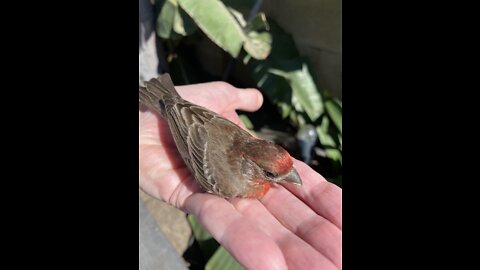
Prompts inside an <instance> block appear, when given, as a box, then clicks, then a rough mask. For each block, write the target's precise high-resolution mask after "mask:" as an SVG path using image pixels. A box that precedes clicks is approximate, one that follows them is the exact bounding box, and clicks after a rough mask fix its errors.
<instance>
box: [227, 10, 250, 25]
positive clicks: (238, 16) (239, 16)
mask: <svg viewBox="0 0 480 270" xmlns="http://www.w3.org/2000/svg"><path fill="white" fill-rule="evenodd" d="M227 9H228V10H229V11H230V12H231V13H232V15H233V17H235V19H237V22H238V24H240V26H241V27H242V28H243V27H245V26H247V22H246V21H245V19H244V18H243V14H242V13H241V12H239V11H237V10H235V9H233V8H231V7H227Z"/></svg>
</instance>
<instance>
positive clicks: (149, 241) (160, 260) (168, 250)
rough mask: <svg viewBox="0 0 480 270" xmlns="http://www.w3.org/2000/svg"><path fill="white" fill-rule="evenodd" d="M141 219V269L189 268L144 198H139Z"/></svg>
mask: <svg viewBox="0 0 480 270" xmlns="http://www.w3.org/2000/svg"><path fill="white" fill-rule="evenodd" d="M139 219H140V220H139V228H140V231H139V255H140V260H139V269H140V270H187V265H186V264H185V262H184V261H183V259H182V257H181V256H180V255H179V254H177V253H176V251H175V249H174V248H173V247H172V245H171V243H170V242H169V241H168V239H167V238H166V237H165V234H164V233H163V232H162V230H160V228H159V227H158V224H157V222H156V221H155V219H154V218H153V217H152V215H151V214H150V213H149V211H148V210H147V208H146V207H145V204H144V203H143V201H142V199H139Z"/></svg>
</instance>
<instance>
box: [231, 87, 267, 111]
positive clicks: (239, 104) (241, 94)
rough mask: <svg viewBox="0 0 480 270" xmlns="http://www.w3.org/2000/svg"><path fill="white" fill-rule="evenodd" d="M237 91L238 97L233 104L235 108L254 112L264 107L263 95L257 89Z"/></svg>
mask: <svg viewBox="0 0 480 270" xmlns="http://www.w3.org/2000/svg"><path fill="white" fill-rule="evenodd" d="M236 93H237V98H236V99H235V104H233V105H234V107H235V109H240V110H243V111H247V112H254V111H256V110H258V109H260V107H262V104H263V96H262V93H260V91H258V90H257V89H253V88H246V89H239V90H238V91H236Z"/></svg>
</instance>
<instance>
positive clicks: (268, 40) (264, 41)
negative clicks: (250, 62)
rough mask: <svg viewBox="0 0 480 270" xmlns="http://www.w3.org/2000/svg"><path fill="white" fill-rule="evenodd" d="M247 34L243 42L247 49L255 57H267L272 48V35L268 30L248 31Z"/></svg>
mask: <svg viewBox="0 0 480 270" xmlns="http://www.w3.org/2000/svg"><path fill="white" fill-rule="evenodd" d="M247 36H248V38H247V40H246V41H245V43H244V44H243V48H244V49H245V51H247V53H248V54H249V55H251V56H252V57H253V58H255V59H258V60H263V59H266V58H267V57H268V55H269V54H270V51H271V49H272V36H271V35H270V34H269V33H268V32H263V33H257V32H255V31H252V32H250V33H248V35H247Z"/></svg>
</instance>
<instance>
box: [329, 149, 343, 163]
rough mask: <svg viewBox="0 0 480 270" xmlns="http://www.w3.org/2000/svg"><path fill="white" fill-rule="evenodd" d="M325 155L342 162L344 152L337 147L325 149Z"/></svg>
mask: <svg viewBox="0 0 480 270" xmlns="http://www.w3.org/2000/svg"><path fill="white" fill-rule="evenodd" d="M325 155H326V156H327V157H328V158H329V159H332V160H336V161H339V162H340V164H342V153H341V152H340V151H339V150H338V149H335V148H330V149H325Z"/></svg>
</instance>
